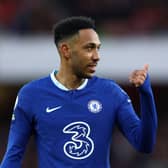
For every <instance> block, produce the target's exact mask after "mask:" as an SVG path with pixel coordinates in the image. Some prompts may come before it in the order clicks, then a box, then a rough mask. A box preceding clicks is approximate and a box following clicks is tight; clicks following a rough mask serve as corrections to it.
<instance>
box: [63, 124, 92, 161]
mask: <svg viewBox="0 0 168 168" xmlns="http://www.w3.org/2000/svg"><path fill="white" fill-rule="evenodd" d="M63 132H64V133H65V134H72V136H71V139H70V140H69V141H67V142H66V143H65V144H64V147H63V148H64V153H65V154H66V155H67V156H68V157H70V158H72V159H85V158H87V157H89V156H90V155H91V154H92V153H93V150H94V143H93V140H92V139H91V138H90V137H89V135H90V127H89V125H88V124H87V123H85V122H82V121H78V122H73V123H70V124H68V125H67V126H65V127H64V129H63Z"/></svg>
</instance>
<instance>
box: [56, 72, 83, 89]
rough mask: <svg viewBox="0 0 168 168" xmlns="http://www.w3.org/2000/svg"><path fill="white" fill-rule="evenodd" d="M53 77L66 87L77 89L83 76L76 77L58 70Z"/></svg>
mask: <svg viewBox="0 0 168 168" xmlns="http://www.w3.org/2000/svg"><path fill="white" fill-rule="evenodd" d="M55 78H56V79H57V80H58V81H59V82H60V83H61V84H62V85H64V86H65V87H66V88H68V89H77V88H78V87H79V86H80V85H81V84H82V83H83V82H84V81H85V79H84V78H78V77H77V76H76V75H73V74H70V73H64V72H62V71H58V73H57V74H55Z"/></svg>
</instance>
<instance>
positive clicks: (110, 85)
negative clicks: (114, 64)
mask: <svg viewBox="0 0 168 168" xmlns="http://www.w3.org/2000/svg"><path fill="white" fill-rule="evenodd" d="M93 80H94V81H95V83H96V84H97V85H99V87H101V88H103V89H107V90H108V89H116V90H122V88H121V87H120V85H119V84H118V83H116V82H115V81H114V80H112V79H107V78H102V77H97V76H95V77H94V79H93Z"/></svg>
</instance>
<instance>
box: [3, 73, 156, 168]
mask: <svg viewBox="0 0 168 168" xmlns="http://www.w3.org/2000/svg"><path fill="white" fill-rule="evenodd" d="M139 92H140V100H141V101H140V103H141V110H142V111H141V118H139V117H138V116H137V115H136V113H135V111H134V109H133V106H132V103H131V100H130V98H129V96H128V95H127V94H126V92H125V91H123V90H122V89H121V88H120V87H119V86H118V85H117V84H116V83H115V82H114V81H112V80H109V79H103V78H98V77H96V76H95V77H93V78H91V79H86V80H85V82H84V83H83V84H82V85H81V86H80V87H79V88H77V89H75V90H68V89H67V88H65V87H64V86H62V84H61V83H59V82H58V81H57V80H56V79H55V77H54V72H53V73H51V74H50V76H48V77H45V78H42V79H39V80H35V81H32V82H30V83H28V84H26V85H25V86H24V87H23V88H21V90H20V91H19V93H18V97H17V100H16V103H15V107H14V112H13V115H12V121H11V128H10V133H9V141H8V146H7V151H6V154H5V156H4V159H3V161H2V163H1V168H20V167H21V160H22V157H23V154H24V151H25V147H26V144H27V142H28V140H29V137H30V136H31V135H32V134H33V135H34V136H35V140H36V144H37V153H38V166H39V168H110V161H109V154H110V144H111V142H112V132H113V128H114V126H116V125H117V126H118V127H119V129H120V130H121V132H122V133H123V135H124V136H125V137H126V138H127V139H128V141H129V142H130V143H131V144H132V145H133V146H134V147H135V149H137V150H138V151H141V152H151V151H152V149H153V146H154V144H155V139H156V138H155V137H156V128H157V116H156V109H155V103H154V98H153V94H152V89H151V87H150V81H149V76H148V78H147V79H146V81H145V83H144V84H143V85H142V86H141V87H140V88H139Z"/></svg>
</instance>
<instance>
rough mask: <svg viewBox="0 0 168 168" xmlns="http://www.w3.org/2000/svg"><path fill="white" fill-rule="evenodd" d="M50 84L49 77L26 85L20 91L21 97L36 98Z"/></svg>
mask: <svg viewBox="0 0 168 168" xmlns="http://www.w3.org/2000/svg"><path fill="white" fill-rule="evenodd" d="M49 84H50V78H49V76H46V77H43V78H39V79H36V80H33V81H30V82H28V83H26V84H24V85H23V86H22V87H21V89H20V90H19V95H20V96H26V95H27V96H34V95H35V94H36V93H38V92H40V91H41V90H42V89H43V88H45V87H47V85H49Z"/></svg>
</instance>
